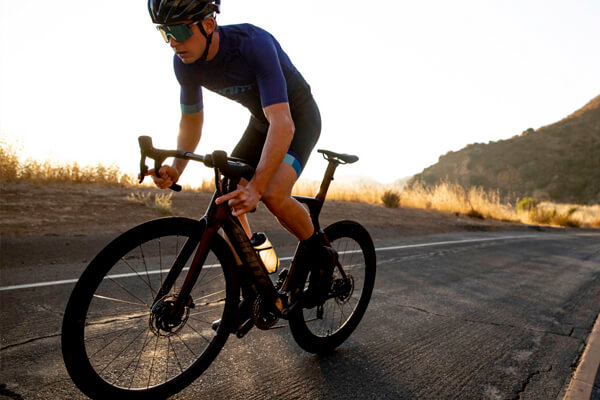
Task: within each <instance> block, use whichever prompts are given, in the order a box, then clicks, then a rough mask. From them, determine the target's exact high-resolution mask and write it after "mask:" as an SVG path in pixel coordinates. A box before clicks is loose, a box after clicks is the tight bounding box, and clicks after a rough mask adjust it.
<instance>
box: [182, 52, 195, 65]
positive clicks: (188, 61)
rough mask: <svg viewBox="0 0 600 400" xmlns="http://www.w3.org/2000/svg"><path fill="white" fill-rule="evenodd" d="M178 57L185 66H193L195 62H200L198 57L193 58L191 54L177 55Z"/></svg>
mask: <svg viewBox="0 0 600 400" xmlns="http://www.w3.org/2000/svg"><path fill="white" fill-rule="evenodd" d="M177 57H179V59H180V60H181V62H183V63H184V64H192V63H194V62H196V61H197V60H198V57H193V56H191V55H190V54H187V53H184V54H177Z"/></svg>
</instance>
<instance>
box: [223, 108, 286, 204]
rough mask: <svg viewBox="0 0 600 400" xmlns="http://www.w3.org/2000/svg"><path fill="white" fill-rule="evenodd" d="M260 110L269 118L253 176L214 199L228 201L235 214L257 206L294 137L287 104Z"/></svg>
mask: <svg viewBox="0 0 600 400" xmlns="http://www.w3.org/2000/svg"><path fill="white" fill-rule="evenodd" d="M263 110H264V113H265V116H266V117H267V120H268V121H269V130H268V132H267V139H266V141H265V145H264V147H263V150H262V153H261V156H260V161H259V162H258V166H257V167H256V172H255V173H254V176H253V177H252V179H251V180H250V183H249V184H248V186H246V187H241V186H239V187H238V189H237V190H235V191H233V192H231V193H229V194H226V195H224V196H221V197H219V198H218V199H217V204H221V203H224V202H225V201H229V205H230V206H231V207H232V208H233V209H234V211H233V215H235V216H240V215H242V214H245V213H247V212H249V211H252V210H254V209H255V208H256V205H257V204H258V202H259V200H260V198H261V197H262V195H263V193H264V192H265V190H267V187H268V186H269V183H270V182H271V180H272V179H273V177H275V173H276V172H277V170H278V169H279V167H280V166H281V163H282V162H283V159H284V158H285V155H286V153H287V151H288V149H289V147H290V144H291V143H292V139H293V138H294V129H295V128H294V121H293V120H292V114H291V112H290V107H289V104H288V103H278V104H273V105H270V106H267V107H265V108H264V109H263Z"/></svg>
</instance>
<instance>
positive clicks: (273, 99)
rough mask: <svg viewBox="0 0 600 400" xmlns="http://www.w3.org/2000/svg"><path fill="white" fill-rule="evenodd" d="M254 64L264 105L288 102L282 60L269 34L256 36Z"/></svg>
mask: <svg viewBox="0 0 600 400" xmlns="http://www.w3.org/2000/svg"><path fill="white" fill-rule="evenodd" d="M253 56H254V57H253V61H254V62H253V64H254V73H255V75H256V81H257V84H258V90H259V91H260V101H261V104H262V107H263V108H265V107H268V106H270V105H272V104H277V103H287V102H288V95H287V84H286V80H285V76H284V75H283V70H282V68H281V61H280V60H279V55H278V53H277V46H276V43H275V39H273V38H272V37H271V36H268V35H261V36H259V37H257V38H256V41H255V43H254V51H253Z"/></svg>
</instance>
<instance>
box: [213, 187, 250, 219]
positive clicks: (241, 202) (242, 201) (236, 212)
mask: <svg viewBox="0 0 600 400" xmlns="http://www.w3.org/2000/svg"><path fill="white" fill-rule="evenodd" d="M259 200H260V195H259V194H258V192H257V191H256V190H255V189H253V188H252V186H251V185H248V186H241V185H238V187H237V189H236V190H234V191H233V192H231V193H227V194H225V195H223V196H221V197H219V198H217V200H216V201H215V202H216V203H217V204H222V203H225V202H227V204H229V207H231V209H232V213H231V214H232V215H233V216H234V217H239V216H241V215H243V214H246V213H247V212H250V211H252V210H254V209H255V208H256V206H257V205H258V202H259Z"/></svg>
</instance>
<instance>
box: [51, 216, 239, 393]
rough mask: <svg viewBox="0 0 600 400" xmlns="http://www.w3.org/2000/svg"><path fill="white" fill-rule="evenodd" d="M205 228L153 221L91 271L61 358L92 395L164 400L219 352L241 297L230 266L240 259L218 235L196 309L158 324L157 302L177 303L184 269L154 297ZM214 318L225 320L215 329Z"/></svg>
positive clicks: (121, 240) (68, 315) (195, 295)
mask: <svg viewBox="0 0 600 400" xmlns="http://www.w3.org/2000/svg"><path fill="white" fill-rule="evenodd" d="M203 232H204V223H201V222H200V221H196V220H192V219H187V218H178V217H170V218H163V219H158V220H154V221H150V222H147V223H144V224H142V225H139V226H137V227H135V228H133V229H131V230H129V231H127V232H126V233H124V234H122V235H121V236H119V237H118V238H116V239H115V240H114V241H112V242H111V243H110V244H109V245H108V246H107V247H105V248H104V249H103V250H102V251H101V252H100V253H99V254H98V255H97V256H96V257H95V258H94V259H93V260H92V262H91V263H90V264H89V266H88V267H87V268H86V270H85V271H84V273H83V274H82V276H81V278H80V279H79V281H78V282H77V284H76V285H75V288H74V289H73V292H72V294H71V297H70V298H69V301H68V304H67V307H66V310H65V315H64V319H63V326H62V352H63V359H64V362H65V365H66V367H67V371H68V372H69V375H70V376H71V378H72V380H73V382H74V383H75V384H76V385H77V387H78V388H79V389H80V390H81V391H82V392H83V393H85V394H86V395H88V396H89V397H91V398H94V399H96V398H98V399H107V398H127V399H162V398H167V397H168V396H170V395H172V394H174V393H177V392H179V391H180V390H182V389H183V388H185V387H186V386H188V385H189V384H190V383H191V382H192V381H193V380H194V379H196V378H197V377H198V376H200V375H201V374H202V372H204V370H206V368H208V366H209V365H210V363H211V362H212V361H213V360H214V358H215V357H216V356H217V354H218V353H219V351H220V350H221V349H222V347H223V345H224V344H225V342H226V340H227V337H228V336H229V333H230V325H231V324H232V321H233V319H234V318H235V313H236V311H237V303H238V302H239V288H238V286H237V282H236V279H235V277H234V272H233V268H231V266H234V265H235V261H234V259H233V256H232V254H231V250H230V249H229V247H228V246H227V244H226V243H225V241H224V240H223V239H222V238H221V237H220V236H219V235H215V239H214V240H213V241H212V243H211V245H210V250H211V252H210V253H209V258H207V260H206V262H205V264H204V265H203V268H202V272H201V275H200V276H199V278H198V280H197V281H196V284H195V285H194V288H193V291H192V294H191V296H190V297H191V300H192V303H193V307H192V304H191V303H190V307H186V313H185V314H186V315H183V316H182V322H181V323H180V324H179V326H177V327H175V328H174V329H172V330H169V331H167V330H165V329H164V328H162V327H161V325H160V323H159V322H157V321H159V319H160V316H159V317H157V315H159V314H157V311H156V310H158V308H157V307H166V306H168V304H169V302H170V301H171V302H172V301H173V300H174V298H175V297H176V296H177V288H178V287H181V283H182V282H183V279H184V278H185V276H186V269H183V270H182V272H181V273H180V274H179V277H178V278H177V281H176V282H175V285H174V286H173V288H172V289H171V291H170V293H169V294H168V295H166V296H165V297H162V298H161V299H160V300H158V301H155V296H157V291H158V288H159V287H161V285H162V282H163V280H164V278H165V277H166V275H167V270H164V268H165V267H166V266H167V265H169V264H168V262H170V261H173V260H174V259H175V255H176V254H180V253H184V252H183V251H182V247H183V243H184V242H187V240H191V241H193V244H191V245H188V247H187V249H188V251H187V252H185V253H186V256H187V261H186V264H185V267H186V268H187V267H189V264H190V262H191V261H190V260H191V259H192V258H193V255H194V253H195V251H194V250H195V248H196V246H197V244H198V242H199V240H200V237H201V235H202V233H203ZM189 243H192V242H189ZM187 253H189V254H187ZM183 258H185V257H183ZM213 262H214V264H211V263H213ZM219 264H220V265H219ZM153 310H154V312H153ZM183 319H185V320H184V321H183ZM217 319H221V321H222V322H221V323H220V324H219V325H218V327H216V330H215V329H213V326H212V322H213V321H214V320H217Z"/></svg>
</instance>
